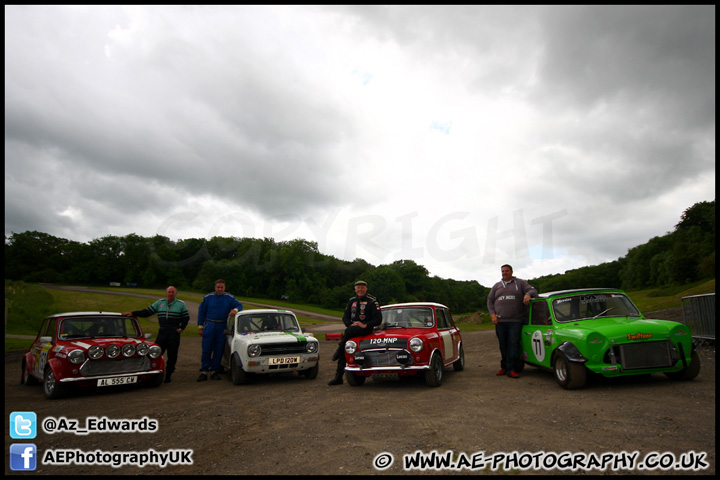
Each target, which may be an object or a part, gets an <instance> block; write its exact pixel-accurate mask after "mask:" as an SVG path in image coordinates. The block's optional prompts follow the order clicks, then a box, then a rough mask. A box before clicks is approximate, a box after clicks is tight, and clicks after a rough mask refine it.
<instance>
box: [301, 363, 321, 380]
mask: <svg viewBox="0 0 720 480" xmlns="http://www.w3.org/2000/svg"><path fill="white" fill-rule="evenodd" d="M319 370H320V365H319V364H318V365H315V366H314V367H312V368H308V369H307V370H301V371H300V372H298V373H300V375H303V376H304V377H305V378H307V379H309V380H312V379H314V378H316V377H317V375H318V371H319Z"/></svg>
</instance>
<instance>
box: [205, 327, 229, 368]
mask: <svg viewBox="0 0 720 480" xmlns="http://www.w3.org/2000/svg"><path fill="white" fill-rule="evenodd" d="M225 328H226V326H225V324H224V323H210V322H207V323H206V324H205V328H204V329H203V335H202V357H201V359H200V371H201V372H217V371H218V370H220V362H221V361H222V357H223V352H224V351H225V333H224V332H225Z"/></svg>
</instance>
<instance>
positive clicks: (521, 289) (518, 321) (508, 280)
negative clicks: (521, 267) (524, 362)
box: [488, 265, 537, 378]
mask: <svg viewBox="0 0 720 480" xmlns="http://www.w3.org/2000/svg"><path fill="white" fill-rule="evenodd" d="M500 273H501V274H502V280H500V281H499V282H497V283H496V284H495V285H493V287H492V289H491V290H490V293H489V294H488V310H489V311H490V315H491V316H492V322H493V324H495V334H496V335H497V337H498V342H499V343H500V355H501V357H502V358H501V361H500V370H498V372H497V373H496V375H507V376H509V377H510V378H518V377H520V375H519V374H518V372H516V371H515V365H517V363H518V361H519V360H520V332H521V330H522V325H523V320H524V317H525V316H526V315H527V313H526V306H527V305H529V304H530V299H531V298H533V297H537V290H535V288H534V287H533V286H532V285H530V284H529V283H528V282H526V281H525V280H522V279H520V278H517V277H514V276H513V269H512V267H511V266H510V265H503V266H502V267H500Z"/></svg>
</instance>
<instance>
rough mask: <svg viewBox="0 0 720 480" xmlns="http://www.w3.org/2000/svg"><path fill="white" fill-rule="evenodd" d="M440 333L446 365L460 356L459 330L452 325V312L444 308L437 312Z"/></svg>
mask: <svg viewBox="0 0 720 480" xmlns="http://www.w3.org/2000/svg"><path fill="white" fill-rule="evenodd" d="M435 317H436V322H437V329H438V333H439V334H440V339H441V342H440V345H441V349H442V352H443V360H444V362H445V363H448V362H450V361H453V360H455V359H456V358H457V356H458V342H457V336H458V335H457V332H458V329H457V328H456V327H455V325H454V324H453V323H452V317H450V312H448V311H446V310H445V309H444V308H438V309H436V310H435Z"/></svg>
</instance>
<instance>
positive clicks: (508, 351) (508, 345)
mask: <svg viewBox="0 0 720 480" xmlns="http://www.w3.org/2000/svg"><path fill="white" fill-rule="evenodd" d="M521 331H522V323H520V322H500V323H498V324H497V325H495V334H496V335H497V338H498V342H499V343H500V356H501V357H502V358H501V360H500V368H502V369H503V370H507V371H508V372H510V371H515V365H517V363H518V361H519V360H520V332H521Z"/></svg>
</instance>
